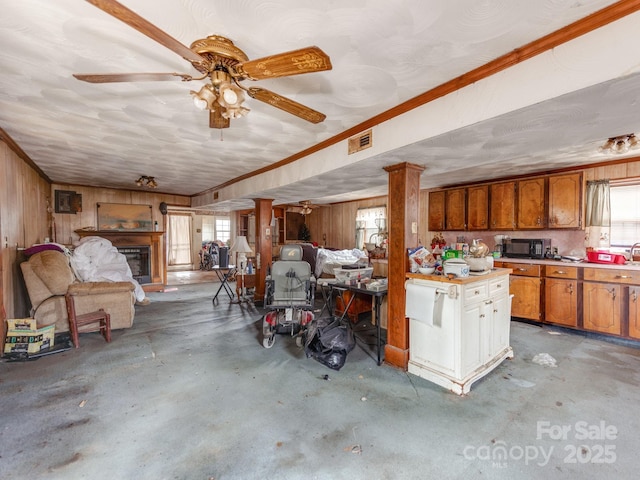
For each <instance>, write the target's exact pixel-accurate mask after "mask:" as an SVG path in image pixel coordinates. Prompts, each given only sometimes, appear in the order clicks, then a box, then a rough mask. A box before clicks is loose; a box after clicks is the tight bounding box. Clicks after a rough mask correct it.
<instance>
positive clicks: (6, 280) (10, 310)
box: [0, 142, 51, 338]
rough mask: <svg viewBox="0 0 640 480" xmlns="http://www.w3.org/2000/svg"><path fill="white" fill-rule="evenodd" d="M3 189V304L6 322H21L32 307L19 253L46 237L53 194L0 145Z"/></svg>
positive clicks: (0, 196) (0, 190)
mask: <svg viewBox="0 0 640 480" xmlns="http://www.w3.org/2000/svg"><path fill="white" fill-rule="evenodd" d="M0 186H1V187H0V240H1V242H2V243H1V247H0V248H1V250H0V251H1V263H2V267H1V268H2V302H3V306H4V309H5V312H6V316H7V318H22V317H25V316H28V309H29V307H28V301H27V299H26V290H25V288H24V284H23V281H22V275H21V273H20V271H19V263H20V261H22V254H21V253H20V250H19V249H21V248H24V247H27V246H29V245H32V244H34V243H38V242H42V241H44V238H45V237H46V236H47V227H48V214H47V206H48V202H49V200H50V195H51V193H50V188H49V182H48V181H47V180H46V179H44V178H42V177H41V176H40V174H39V173H38V172H36V171H35V170H34V169H33V168H31V167H30V166H29V165H28V164H27V163H26V162H24V161H23V160H22V159H21V158H20V157H19V156H18V155H17V154H15V153H14V152H13V151H12V150H11V149H10V148H9V147H8V146H7V144H5V143H4V142H0ZM2 328H4V324H3V326H2ZM2 333H3V334H4V332H2ZM1 338H4V337H1Z"/></svg>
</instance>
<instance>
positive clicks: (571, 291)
mask: <svg viewBox="0 0 640 480" xmlns="http://www.w3.org/2000/svg"><path fill="white" fill-rule="evenodd" d="M569 295H573V284H571V285H569Z"/></svg>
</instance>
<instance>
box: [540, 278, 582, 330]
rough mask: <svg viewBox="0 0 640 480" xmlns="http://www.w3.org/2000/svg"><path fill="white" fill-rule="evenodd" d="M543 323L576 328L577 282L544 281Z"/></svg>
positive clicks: (548, 279) (551, 279)
mask: <svg viewBox="0 0 640 480" xmlns="http://www.w3.org/2000/svg"><path fill="white" fill-rule="evenodd" d="M544 292H545V302H544V304H545V318H544V320H545V322H549V323H556V324H558V325H564V326H566V327H577V326H578V281H577V280H566V279H563V278H546V279H545V287H544Z"/></svg>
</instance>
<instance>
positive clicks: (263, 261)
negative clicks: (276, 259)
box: [253, 198, 277, 305]
mask: <svg viewBox="0 0 640 480" xmlns="http://www.w3.org/2000/svg"><path fill="white" fill-rule="evenodd" d="M254 202H255V205H256V245H255V249H256V252H255V253H256V262H255V268H256V288H255V293H254V294H253V301H254V303H256V304H258V305H264V295H265V290H266V289H265V284H266V277H267V271H268V270H269V266H270V265H271V256H272V252H273V250H272V248H271V245H272V241H271V238H272V236H273V235H276V234H277V232H274V231H273V228H274V227H272V226H271V209H272V208H273V200H271V199H265V198H256V199H254Z"/></svg>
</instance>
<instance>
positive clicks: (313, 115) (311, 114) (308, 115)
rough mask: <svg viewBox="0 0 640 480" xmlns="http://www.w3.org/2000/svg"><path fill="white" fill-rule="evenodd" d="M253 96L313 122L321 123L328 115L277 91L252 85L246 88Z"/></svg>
mask: <svg viewBox="0 0 640 480" xmlns="http://www.w3.org/2000/svg"><path fill="white" fill-rule="evenodd" d="M246 91H247V93H248V94H249V96H250V97H251V98H255V99H256V100H260V101H261V102H264V103H268V104H269V105H271V106H274V107H276V108H279V109H280V110H284V111H285V112H287V113H291V114H292V115H295V116H296V117H300V118H302V119H303V120H307V121H308V122H311V123H320V122H322V121H323V120H324V119H325V118H327V116H326V115H325V114H324V113H320V112H316V111H315V110H313V109H311V108H309V107H306V106H304V105H302V104H301V103H298V102H294V101H293V100H291V99H289V98H286V97H282V96H280V95H278V94H277V93H273V92H271V91H269V90H266V89H264V88H260V87H251V88H248V89H246Z"/></svg>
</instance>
